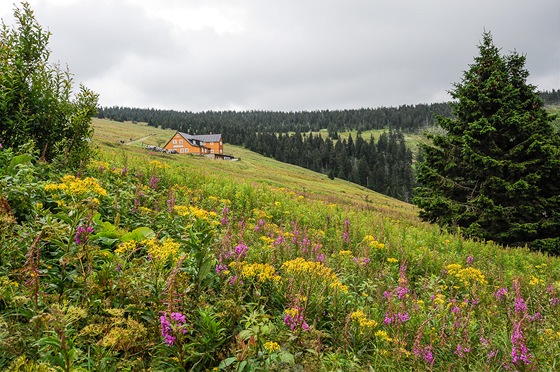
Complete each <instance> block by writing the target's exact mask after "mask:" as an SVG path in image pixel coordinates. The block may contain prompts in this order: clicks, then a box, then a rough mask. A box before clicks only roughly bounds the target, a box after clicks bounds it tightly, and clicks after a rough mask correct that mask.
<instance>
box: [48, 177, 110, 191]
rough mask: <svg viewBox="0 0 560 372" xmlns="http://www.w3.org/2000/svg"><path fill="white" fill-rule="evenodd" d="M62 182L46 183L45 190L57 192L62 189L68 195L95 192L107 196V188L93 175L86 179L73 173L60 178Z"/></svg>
mask: <svg viewBox="0 0 560 372" xmlns="http://www.w3.org/2000/svg"><path fill="white" fill-rule="evenodd" d="M60 180H61V181H62V182H61V183H58V184H57V183H48V184H46V185H45V191H49V192H57V191H62V192H63V193H65V194H68V195H84V194H88V193H94V194H97V195H100V196H106V195H107V190H105V189H104V188H103V187H101V185H99V182H98V181H97V179H95V178H93V177H86V178H84V179H81V178H76V177H74V176H71V175H66V176H64V177H62V178H61V179H60Z"/></svg>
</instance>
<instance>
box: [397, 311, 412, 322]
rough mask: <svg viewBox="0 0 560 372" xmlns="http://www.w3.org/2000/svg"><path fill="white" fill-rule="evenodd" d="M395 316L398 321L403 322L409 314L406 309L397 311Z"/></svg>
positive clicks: (407, 318)
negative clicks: (400, 311) (402, 311)
mask: <svg viewBox="0 0 560 372" xmlns="http://www.w3.org/2000/svg"><path fill="white" fill-rule="evenodd" d="M396 317H397V320H398V321H399V323H404V322H406V321H407V320H409V319H410V315H409V314H408V311H407V312H404V313H397V315H396Z"/></svg>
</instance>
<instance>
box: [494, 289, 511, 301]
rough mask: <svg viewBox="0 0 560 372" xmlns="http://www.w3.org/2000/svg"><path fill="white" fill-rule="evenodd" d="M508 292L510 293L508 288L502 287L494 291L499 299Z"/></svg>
mask: <svg viewBox="0 0 560 372" xmlns="http://www.w3.org/2000/svg"><path fill="white" fill-rule="evenodd" d="M506 293H508V290H507V288H500V289H498V290H497V291H496V292H494V296H495V297H496V298H497V299H498V300H501V299H502V298H503V297H504V296H505V295H506Z"/></svg>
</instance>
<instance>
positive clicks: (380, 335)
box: [373, 330, 393, 342]
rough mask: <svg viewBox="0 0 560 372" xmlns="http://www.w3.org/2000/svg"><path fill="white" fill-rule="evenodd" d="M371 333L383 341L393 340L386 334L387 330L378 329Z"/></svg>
mask: <svg viewBox="0 0 560 372" xmlns="http://www.w3.org/2000/svg"><path fill="white" fill-rule="evenodd" d="M373 335H374V336H375V337H377V338H379V339H381V340H383V341H387V342H392V341H393V339H392V338H391V337H389V335H387V332H385V331H382V330H379V331H377V332H375V333H374V334H373Z"/></svg>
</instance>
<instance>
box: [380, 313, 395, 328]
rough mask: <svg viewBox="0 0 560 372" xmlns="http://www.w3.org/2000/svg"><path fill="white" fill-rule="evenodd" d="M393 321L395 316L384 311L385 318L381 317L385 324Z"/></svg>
mask: <svg viewBox="0 0 560 372" xmlns="http://www.w3.org/2000/svg"><path fill="white" fill-rule="evenodd" d="M394 321H395V317H394V316H389V313H385V319H383V323H385V324H387V325H388V324H391V323H393V322H394Z"/></svg>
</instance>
